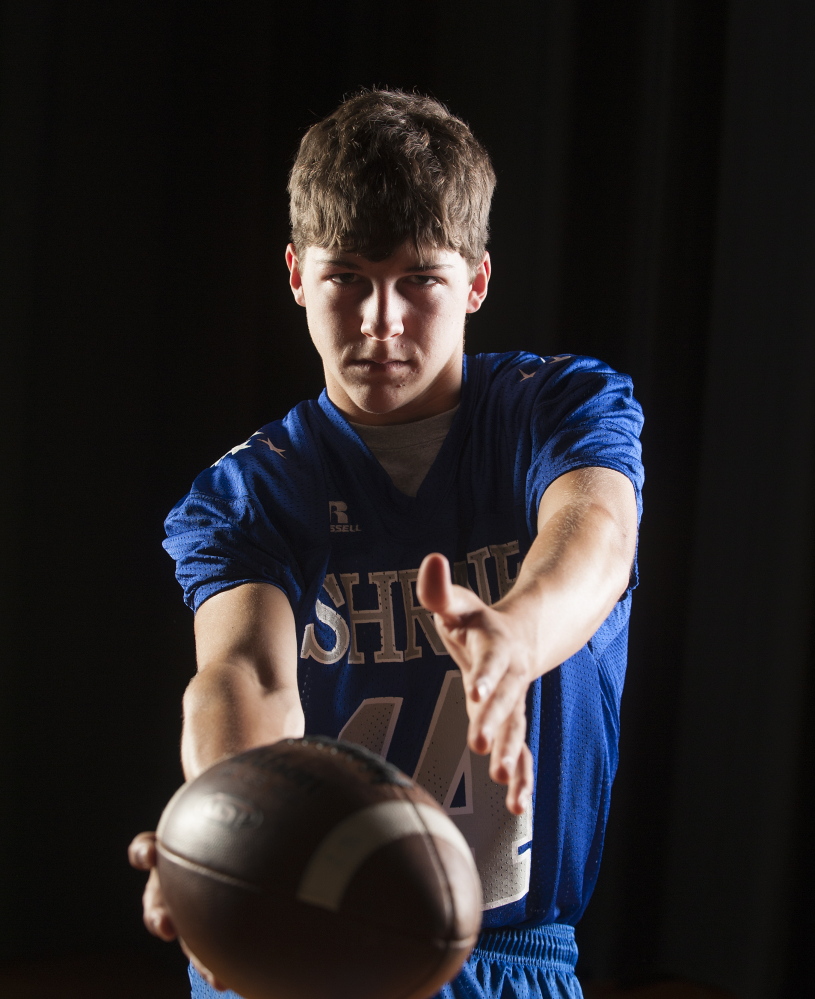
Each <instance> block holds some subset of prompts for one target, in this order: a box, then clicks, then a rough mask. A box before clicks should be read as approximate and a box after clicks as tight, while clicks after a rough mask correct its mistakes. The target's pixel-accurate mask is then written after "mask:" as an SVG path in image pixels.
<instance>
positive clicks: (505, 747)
mask: <svg viewBox="0 0 815 999" xmlns="http://www.w3.org/2000/svg"><path fill="white" fill-rule="evenodd" d="M416 593H417V596H418V598H419V601H420V603H421V604H422V606H423V607H426V608H427V609H428V610H429V611H432V612H433V615H434V620H435V624H436V630H437V631H438V633H439V636H440V638H441V640H442V641H443V642H444V645H445V647H446V649H447V651H448V652H449V653H450V655H451V656H452V658H453V660H454V661H455V662H456V664H457V665H458V667H459V668H460V670H461V675H462V679H463V681H464V692H465V695H466V698H467V715H468V717H469V720H470V725H469V731H468V737H467V738H468V743H469V746H470V748H471V749H472V750H473V751H474V752H476V753H480V754H482V755H483V754H486V753H490V754H491V756H490V776H491V777H492V779H493V780H494V781H496V782H497V783H499V784H507V785H508V789H507V808H508V809H509V810H510V811H511V812H513V813H515V814H520V813H521V812H523V811H524V810H525V809H526V808H527V806H528V804H529V799H530V795H531V792H532V755H531V753H530V752H529V748H528V747H527V745H526V741H525V738H526V692H527V689H528V687H529V684H530V683H531V681H532V680H533V679H534V678H535V676H537V675H538V672H539V671H536V669H535V659H536V657H535V648H534V639H533V629H532V628H531V627H529V628H526V627H524V622H523V620H522V619H519V617H518V616H517V615H515V616H513V615H511V614H510V613H508V612H507V611H505V610H503V609H502V608H501V606H500V605H496V606H495V607H490V606H488V605H487V604H485V603H484V601H483V600H481V598H480V597H478V596H477V595H476V594H475V593H473V592H472V591H471V590H468V589H466V587H463V586H457V585H455V584H454V583H453V582H452V581H451V579H450V565H449V563H448V561H447V559H446V558H445V557H444V556H443V555H440V554H438V553H435V554H432V555H428V556H427V557H426V558H425V559H424V561H423V562H422V565H421V567H420V569H419V576H418V579H417V581H416Z"/></svg>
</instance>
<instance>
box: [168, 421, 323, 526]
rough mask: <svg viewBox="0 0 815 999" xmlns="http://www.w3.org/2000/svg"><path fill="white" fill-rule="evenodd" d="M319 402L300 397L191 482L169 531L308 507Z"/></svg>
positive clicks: (315, 479)
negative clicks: (285, 410) (279, 415)
mask: <svg viewBox="0 0 815 999" xmlns="http://www.w3.org/2000/svg"><path fill="white" fill-rule="evenodd" d="M319 426H320V418H319V415H318V412H317V404H316V402H313V401H309V402H304V403H300V404H299V405H298V406H296V407H295V408H294V409H293V410H291V412H289V413H288V414H287V416H285V417H284V418H283V419H282V420H275V421H273V422H271V423H267V424H264V426H262V427H261V428H260V429H259V430H256V431H255V432H254V433H253V434H251V435H250V436H249V437H247V438H246V440H244V441H241V442H240V443H239V444H236V445H235V446H234V447H232V448H230V449H229V450H228V451H227V452H226V453H225V454H223V455H222V456H221V457H220V458H218V460H217V461H215V462H214V463H213V464H212V465H211V466H210V467H209V468H207V469H205V470H204V471H203V472H201V473H200V474H199V475H198V476H197V477H196V478H195V480H194V482H193V483H192V487H191V489H190V491H189V493H188V494H187V495H186V496H185V497H184V498H183V499H182V500H181V501H180V502H179V503H178V504H177V505H176V506H175V507H174V508H173V510H172V511H171V513H170V516H169V517H168V519H167V522H166V528H167V530H168V533H171V534H172V533H177V532H179V531H183V530H185V529H189V527H190V526H191V525H192V524H193V523H194V524H201V523H202V522H215V521H217V520H223V521H227V520H228V521H230V522H233V523H239V522H242V523H246V522H251V521H254V520H255V519H257V518H258V517H261V518H263V519H265V518H266V517H267V516H268V515H269V514H270V513H271V512H272V511H278V513H280V514H283V515H284V516H285V514H286V513H290V514H293V513H295V512H299V513H300V514H303V513H305V512H306V509H305V508H306V507H308V506H309V504H310V502H311V501H312V500H313V499H314V497H315V493H316V492H317V491H318V489H316V488H315V487H316V486H317V485H318V483H319V482H320V481H321V473H320V467H321V460H320V454H321V447H320V441H319V436H320V434H319Z"/></svg>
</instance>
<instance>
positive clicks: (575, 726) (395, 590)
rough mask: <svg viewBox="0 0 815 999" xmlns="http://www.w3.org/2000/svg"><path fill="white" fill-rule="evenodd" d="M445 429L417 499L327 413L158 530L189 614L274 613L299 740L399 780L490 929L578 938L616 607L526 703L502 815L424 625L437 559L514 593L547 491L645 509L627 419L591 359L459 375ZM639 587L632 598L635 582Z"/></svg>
mask: <svg viewBox="0 0 815 999" xmlns="http://www.w3.org/2000/svg"><path fill="white" fill-rule="evenodd" d="M463 375H464V381H463V388H462V398H461V405H460V407H459V411H458V413H457V414H456V417H455V419H454V421H453V425H452V427H451V429H450V432H449V434H448V436H447V438H446V440H445V442H444V444H443V445H442V448H441V450H440V452H439V454H438V456H437V458H436V460H435V462H434V463H433V466H432V467H431V469H430V471H429V472H428V474H427V476H426V478H425V480H424V482H423V483H422V485H421V487H420V489H419V491H418V493H417V495H416V496H415V497H409V496H406V495H404V494H403V493H400V492H399V490H398V489H396V488H395V487H394V486H393V484H392V482H391V481H390V479H389V477H388V475H387V473H386V472H385V471H384V469H383V468H382V467H381V466H380V465H379V463H378V462H377V461H376V460H375V459H374V457H373V456H372V454H371V453H370V451H369V450H368V448H367V447H366V446H365V445H364V443H363V442H362V441H361V439H360V438H359V436H358V435H357V434H356V433H355V432H354V430H353V428H352V427H351V426H350V425H349V424H348V422H347V421H346V420H345V419H344V417H343V416H342V415H341V414H340V413H339V411H338V410H337V409H336V408H335V407H334V406H333V405H332V403H331V402H330V400H329V399H328V397H327V395H326V394H325V393H323V394H322V396H321V397H320V399H319V400H317V401H314V400H312V401H308V402H304V403H301V404H299V405H298V406H297V407H295V409H293V410H292V411H291V412H290V413H289V414H288V415H287V416H286V417H285V419H283V420H281V421H277V422H274V423H270V424H268V425H266V426H264V427H263V428H262V429H261V430H259V431H258V432H257V433H255V434H253V435H252V437H250V438H249V439H248V440H247V441H246V442H245V443H244V444H242V445H239V446H238V447H237V448H233V449H232V451H230V452H228V453H227V454H226V455H225V456H224V457H223V458H222V459H220V460H219V461H218V462H216V463H215V465H214V466H213V467H212V468H210V469H208V470H207V471H205V472H204V473H203V474H202V475H200V476H199V477H198V478H197V479H196V480H195V483H194V485H193V488H192V490H191V492H190V493H189V494H188V496H186V497H185V498H184V499H183V500H182V501H181V502H180V503H179V504H178V505H177V506H176V507H175V508H174V509H173V510H172V512H171V513H170V515H169V517H168V519H167V525H166V526H167V532H168V538H167V541H166V542H165V547H166V548H167V550H168V551H169V552H170V554H171V555H172V556H173V557H174V558H175V559H176V563H177V576H178V579H179V581H180V582H181V584H182V586H183V587H184V591H185V598H186V600H187V603H188V604H189V606H191V607H192V608H194V609H195V608H197V607H199V606H200V604H201V603H202V602H203V601H204V600H206V599H207V598H208V597H209V596H211V595H212V594H214V593H217V592H219V591H221V590H223V589H227V588H230V587H234V586H237V585H240V584H242V583H245V582H266V583H271V584H273V585H275V586H278V587H280V588H281V589H282V590H283V591H284V592H285V593H286V594H287V596H288V598H289V600H290V603H291V605H292V608H293V611H294V616H295V620H296V624H297V635H298V645H299V649H300V658H299V663H298V684H299V689H300V695H301V700H302V704H303V709H304V712H305V717H306V732H307V733H313V734H317V733H319V734H325V735H329V736H333V737H339V738H345V739H348V740H349V741H352V742H358V743H360V744H362V745H365V746H366V747H367V748H369V749H372V750H374V751H375V752H379V753H381V754H382V755H384V756H386V757H387V758H388V759H389V760H391V761H392V762H393V763H395V764H396V765H397V766H399V767H400V768H401V769H403V770H405V771H406V772H407V773H408V774H411V775H413V776H414V777H415V778H416V779H417V780H418V781H419V783H421V784H422V785H423V786H425V787H426V788H427V789H428V790H429V791H430V792H431V793H432V794H433V795H434V796H435V797H436V799H437V800H438V801H439V802H440V803H441V804H442V805H443V806H444V807H445V809H446V811H447V812H448V814H449V815H450V816H451V818H452V819H453V820H454V821H455V822H456V824H457V825H458V826H459V828H460V829H461V831H462V832H463V834H464V835H465V837H466V838H467V839H468V841H469V843H470V845H471V846H472V847H473V849H474V854H475V858H476V863H477V865H478V868H479V873H480V874H481V878H482V883H483V886H484V896H485V906H486V908H485V912H484V921H483V925H484V927H485V928H490V927H502V926H510V925H512V926H534V925H539V924H549V923H555V922H559V923H567V924H574V923H575V922H576V921H577V920H578V919H579V918H580V915H581V914H582V912H583V910H584V908H585V905H586V903H587V901H588V898H589V896H590V894H591V891H592V889H593V886H594V883H595V881H596V877H597V872H598V867H599V862H600V854H601V851H602V842H603V834H604V829H605V823H606V817H607V813H608V805H609V796H610V789H611V782H612V779H613V777H614V772H615V769H616V765H617V739H618V721H619V703H620V695H621V691H622V683H623V677H624V672H625V661H626V642H627V625H628V615H629V608H630V597H631V593H630V589H629V590H628V591H626V593H625V594H624V595H623V597H622V598H621V599H620V601H619V602H618V603H617V605H616V606H615V608H614V609H613V610H612V612H611V614H610V615H609V617H608V618H607V619H606V621H604V622H603V624H602V625H601V626H600V628H599V629H598V631H597V632H596V634H595V635H594V636H593V638H592V639H591V640H590V641H589V642H588V643H587V645H586V646H584V647H583V648H582V649H581V650H580V651H579V652H578V653H577V654H576V655H574V656H572V657H571V658H570V659H569V660H567V661H566V662H565V663H564V664H562V665H561V666H560V667H559V668H558V669H556V670H552V671H551V672H549V673H547V674H546V675H545V676H544V677H543V678H542V679H540V680H537V681H535V682H534V683H533V684H532V685H531V687H530V690H529V694H528V702H527V712H528V715H527V717H528V719H529V725H528V733H527V739H528V743H529V746H530V749H531V750H532V754H533V758H534V765H535V789H534V794H533V803H532V807H531V809H529V810H528V811H527V812H526V813H525V814H524V815H523V816H512V815H510V814H509V813H508V812H507V810H506V808H505V806H504V794H505V789H503V788H501V787H500V786H498V785H495V784H494V783H493V782H492V781H491V780H490V779H489V775H488V772H487V767H488V759H487V758H484V757H480V756H476V755H475V754H471V753H470V752H469V750H468V749H467V747H466V724H467V722H466V712H465V708H464V697H463V688H462V684H461V677H460V673H459V671H458V669H457V667H456V666H455V664H454V663H453V662H452V660H451V659H450V657H449V656H448V655H447V653H446V651H445V650H444V647H443V645H442V643H441V642H440V640H439V638H438V635H437V634H436V632H435V629H434V627H433V623H432V620H431V618H430V615H429V614H428V613H427V612H425V611H424V610H423V609H422V608H421V607H420V606H419V605H418V603H417V600H416V594H415V580H416V575H417V572H418V566H419V564H420V562H421V560H422V558H423V557H424V555H426V554H427V553H428V552H430V551H440V552H442V553H443V554H445V555H446V556H447V557H448V558H449V559H450V562H451V564H453V566H454V577H455V579H456V581H457V582H459V583H461V584H462V585H466V586H469V587H470V588H471V589H473V590H474V591H476V592H477V593H479V595H480V596H481V597H482V599H484V600H485V602H487V603H493V602H495V600H497V599H498V598H500V597H501V596H503V595H504V594H505V593H506V592H508V590H509V588H510V587H511V585H512V582H513V580H514V578H515V576H516V575H517V572H518V567H519V565H520V562H521V560H522V558H523V556H524V555H525V554H526V552H527V550H528V548H529V546H530V544H531V542H532V539H533V538H534V536H535V533H536V518H537V508H538V503H539V501H540V497H541V496H542V494H543V492H544V490H545V489H546V488H547V486H548V485H549V484H550V483H551V482H552V481H553V480H554V479H556V478H557V477H558V476H560V475H562V474H564V473H565V472H567V471H570V470H572V469H575V468H581V467H587V466H595V465H596V466H604V467H608V468H613V469H616V470H617V471H619V472H621V473H623V474H624V475H626V476H627V477H628V478H629V479H630V480H631V482H632V483H633V485H634V489H635V492H636V496H637V506H638V510H639V509H641V499H640V496H641V487H642V478H643V477H642V468H641V463H640V448H639V441H638V436H639V431H640V428H641V424H642V416H641V411H640V408H639V406H638V404H637V403H636V401H635V400H634V399H633V396H632V391H631V384H630V380H629V379H628V378H627V376H625V375H621V374H618V373H617V372H615V371H613V370H612V369H610V368H609V367H607V366H606V365H604V364H602V363H601V362H599V361H596V360H594V359H591V358H585V357H577V356H571V355H566V356H560V357H547V358H540V357H537V356H535V355H532V354H527V353H521V352H516V353H510V354H486V355H478V356H475V357H466V358H465V359H464V369H463ZM632 585H633V580H632Z"/></svg>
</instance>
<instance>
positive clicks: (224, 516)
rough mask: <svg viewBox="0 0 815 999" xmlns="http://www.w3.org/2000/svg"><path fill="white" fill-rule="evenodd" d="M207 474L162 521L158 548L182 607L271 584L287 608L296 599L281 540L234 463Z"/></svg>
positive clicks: (297, 582) (293, 571)
mask: <svg viewBox="0 0 815 999" xmlns="http://www.w3.org/2000/svg"><path fill="white" fill-rule="evenodd" d="M223 464H224V465H225V466H226V467H225V468H222V469H219V468H218V467H217V466H216V468H215V469H208V470H207V471H206V472H204V473H203V474H202V475H200V476H199V477H198V478H197V479H196V481H195V483H194V485H193V488H192V490H191V491H190V492H189V494H188V495H187V496H185V497H184V498H183V499H182V500H181V501H180V502H179V503H177V504H176V505H175V507H173V509H172V510H171V511H170V514H169V516H168V517H167V520H166V521H165V525H164V526H165V530H166V532H167V539H166V540H165V542H164V548H165V549H166V550H167V552H169V554H170V555H171V556H172V557H173V558H174V559H175V562H176V578H177V579H178V581H179V583H180V584H181V586H182V588H183V590H184V600H185V603H186V604H187V606H188V607H191V608H192V609H193V610H196V611H197V610H198V608H199V607H200V606H201V604H202V603H203V602H204V601H205V600H206V599H208V598H209V597H211V596H213V595H214V594H215V593H218V592H220V591H221V590H227V589H231V588H233V587H235V586H240V585H241V584H243V583H271V584H272V585H273V586H277V587H279V588H280V589H281V590H283V591H284V592H285V593H286V595H287V596H288V598H289V601H290V603H291V604H292V606H296V604H297V602H298V601H299V599H300V597H301V594H302V589H303V588H302V580H301V579H300V573H299V570H298V566H297V562H296V559H295V558H294V557H293V554H292V552H291V551H290V549H289V546H288V544H287V543H286V541H285V539H284V537H283V534H282V533H281V531H280V530H279V528H278V527H277V526H276V525H275V523H273V521H272V519H271V518H270V516H269V515H268V514H267V513H266V512H265V509H264V505H263V504H261V503H260V502H258V500H257V499H256V498H255V497H254V496H253V495H251V490H250V489H249V488H247V483H246V481H245V478H244V476H243V475H242V474H241V468H240V463H239V462H238V461H236V459H234V458H232V457H228V458H225V459H223Z"/></svg>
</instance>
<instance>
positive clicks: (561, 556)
mask: <svg viewBox="0 0 815 999" xmlns="http://www.w3.org/2000/svg"><path fill="white" fill-rule="evenodd" d="M632 504H633V496H632ZM635 524H636V519H635V514H634V519H633V524H632V523H631V518H628V519H627V521H626V520H623V522H622V523H621V518H619V517H617V516H615V515H614V513H613V512H612V511H610V510H609V509H608V507H607V506H606V505H604V504H602V503H597V502H593V501H591V500H586V499H583V498H581V497H576V498H575V500H574V501H573V502H570V503H568V504H566V505H564V506H562V507H560V508H559V509H557V510H556V511H555V512H554V513H553V514H552V515H551V516H550V517H548V518H547V519H546V520H545V522H544V523H543V525H542V526H541V529H540V531H539V533H538V536H537V537H536V538H535V541H534V542H533V544H532V547H531V548H530V550H529V552H528V553H527V556H526V558H525V559H524V562H523V565H522V567H521V571H520V573H519V576H518V580H517V582H516V583H515V586H514V587H513V588H512V590H511V591H510V592H509V594H507V596H506V597H504V599H503V600H501V601H500V602H499V603H497V604H496V605H495V609H496V610H499V611H502V612H503V613H506V614H507V615H508V616H509V617H510V619H511V620H512V622H513V627H517V628H519V629H521V630H522V631H525V632H526V634H527V636H528V641H529V642H530V643H531V647H532V648H534V649H535V650H536V652H537V656H536V661H535V663H534V666H533V676H540V675H541V674H542V673H546V672H548V671H549V670H550V669H554V668H555V667H556V666H558V665H559V664H560V663H562V662H564V661H565V660H566V659H568V658H569V656H571V655H573V654H574V653H575V652H577V650H578V649H580V648H581V647H582V646H583V645H584V644H585V643H586V642H587V641H588V640H589V639H590V638H591V636H592V635H593V634H594V633H595V632H596V631H597V629H598V628H599V627H600V625H601V624H602V623H603V621H604V620H605V619H606V617H607V616H608V615H609V613H610V612H611V610H612V609H613V607H614V604H615V603H616V602H617V600H618V599H619V597H620V595H621V594H622V593H623V592H624V590H625V588H626V586H627V585H628V580H629V574H630V571H631V565H632V561H633V557H634V548H635V538H636V534H635Z"/></svg>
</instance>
